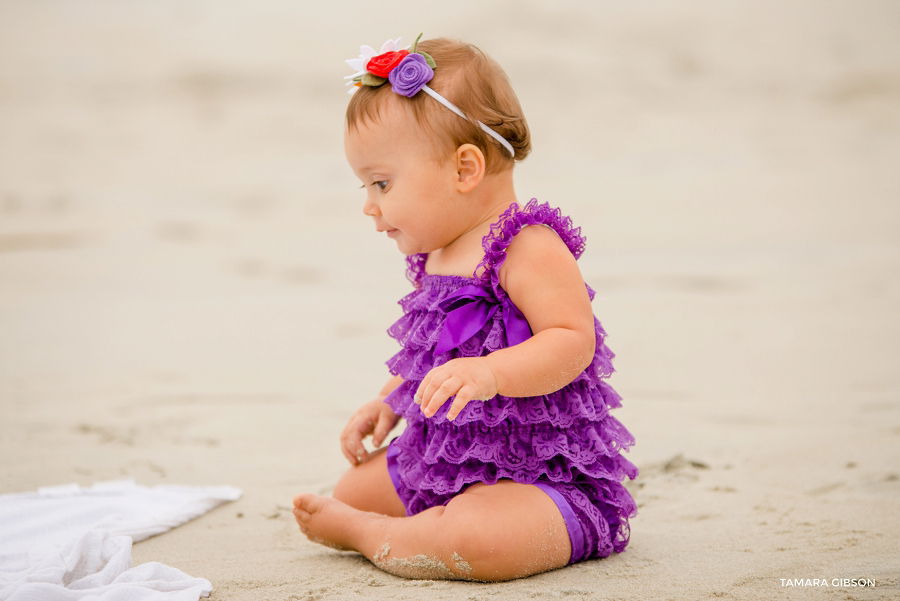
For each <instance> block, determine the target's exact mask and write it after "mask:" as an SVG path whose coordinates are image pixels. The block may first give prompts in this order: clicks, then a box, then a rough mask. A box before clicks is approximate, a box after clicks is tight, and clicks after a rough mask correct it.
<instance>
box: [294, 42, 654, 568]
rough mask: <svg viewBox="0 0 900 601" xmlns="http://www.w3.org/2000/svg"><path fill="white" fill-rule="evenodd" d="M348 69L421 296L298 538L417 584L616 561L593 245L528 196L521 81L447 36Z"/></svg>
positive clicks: (622, 530) (395, 231) (352, 154)
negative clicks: (334, 476) (340, 468)
mask: <svg viewBox="0 0 900 601" xmlns="http://www.w3.org/2000/svg"><path fill="white" fill-rule="evenodd" d="M347 62H348V63H350V64H351V66H353V67H355V68H356V69H357V71H358V72H357V73H356V74H355V75H353V76H350V77H351V83H352V84H353V86H354V87H353V88H352V89H353V90H355V92H356V93H355V94H354V95H353V96H352V98H351V101H350V104H349V106H348V108H347V122H346V128H345V137H344V148H345V152H346V155H347V160H348V161H349V163H350V166H351V168H352V169H353V172H354V173H355V174H356V176H357V177H358V178H359V179H360V180H361V181H362V183H363V187H364V188H365V191H366V200H365V203H364V204H363V213H365V214H366V215H367V216H369V217H371V218H372V222H373V225H374V226H375V229H376V230H378V231H379V232H384V233H385V235H386V236H387V237H388V238H390V239H392V240H393V241H394V242H395V243H396V245H397V248H398V250H399V251H400V252H401V253H403V254H404V255H406V261H407V265H408V269H407V275H408V277H409V279H410V281H411V282H412V284H413V287H414V289H413V291H412V292H410V293H409V294H408V295H407V296H405V297H404V298H403V299H401V300H400V305H401V306H402V308H403V313H404V314H403V317H401V318H400V319H399V320H398V321H397V322H396V323H395V324H394V325H393V326H391V328H390V329H389V330H388V333H389V334H390V335H391V336H392V337H394V338H396V339H397V341H398V342H399V343H400V346H401V347H402V348H401V350H400V351H399V352H398V353H397V354H396V355H394V356H393V357H392V358H391V359H390V360H388V362H387V365H388V367H389V368H390V372H391V374H392V375H393V377H392V378H391V379H390V380H388V382H387V383H386V384H385V386H384V388H382V389H381V392H380V393H379V394H378V396H377V397H376V398H375V399H374V400H372V401H370V402H368V403H366V404H365V405H363V406H362V407H361V408H360V409H359V410H358V411H357V412H356V413H355V414H354V415H353V417H352V418H351V419H350V422H349V423H348V425H347V427H346V428H345V429H344V432H343V434H342V435H341V446H342V449H343V452H344V455H345V456H346V457H347V459H348V460H349V461H350V463H351V465H352V467H351V468H350V469H349V470H348V471H347V472H346V473H345V474H344V475H343V477H342V478H341V479H340V481H339V482H338V483H337V485H336V487H335V489H334V494H333V498H329V497H320V496H316V495H312V494H300V495H297V497H296V498H295V499H294V516H295V517H296V519H297V523H298V524H299V525H300V529H301V530H302V531H303V533H304V534H305V535H306V536H307V537H308V538H309V539H310V540H313V541H316V542H319V543H322V544H325V545H328V546H331V547H334V548H339V549H347V550H354V551H358V552H359V553H362V554H363V555H365V556H366V557H367V558H368V559H369V560H370V561H372V562H373V563H374V564H375V565H377V566H378V567H379V568H381V569H383V570H386V571H388V572H391V573H393V574H397V575H401V576H405V577H409V578H428V579H435V578H455V579H470V580H483V581H494V580H508V579H512V578H520V577H523V576H528V575H530V574H535V573H538V572H543V571H546V570H550V569H554V568H559V567H562V566H565V565H567V564H570V563H574V562H578V561H583V560H586V559H590V558H594V557H606V556H608V555H610V554H611V553H613V552H620V551H622V550H623V549H624V548H625V546H626V545H627V544H628V539H629V528H628V518H630V517H633V516H634V515H635V512H636V508H635V504H634V501H633V500H632V498H631V496H630V495H629V493H628V491H627V490H626V489H625V487H624V486H623V485H622V480H623V478H624V477H625V476H628V477H630V478H634V477H635V476H636V475H637V469H636V468H635V467H634V465H632V464H631V463H630V462H629V461H628V460H627V459H625V458H624V457H623V456H622V455H621V451H623V450H626V449H627V448H628V447H629V446H631V445H632V444H633V442H634V439H633V438H632V436H631V434H629V432H628V431H627V430H626V429H625V428H624V427H623V426H622V424H621V423H619V422H618V421H617V420H616V419H615V418H614V417H612V416H611V415H610V409H613V408H615V407H618V406H620V397H619V395H618V394H616V392H615V391H614V390H613V389H612V388H611V387H610V386H609V385H608V384H607V383H606V382H605V379H606V378H608V377H609V375H610V374H611V373H612V371H613V368H612V363H611V360H612V358H613V353H612V352H611V351H610V350H609V349H608V348H607V347H606V345H605V344H604V338H605V337H606V332H605V331H604V330H603V328H602V327H601V325H600V322H599V321H597V319H596V318H595V317H594V315H593V310H592V308H591V300H592V299H593V297H594V291H593V290H591V288H590V287H588V286H587V285H586V284H585V282H584V280H583V278H582V276H581V273H580V271H579V269H578V265H577V263H576V259H578V258H579V257H580V256H581V254H582V252H583V250H584V238H583V237H582V236H581V230H580V228H575V227H573V225H572V222H571V220H570V219H569V218H568V217H564V216H563V215H562V214H561V213H560V211H559V209H555V208H551V207H550V206H549V205H548V204H546V203H545V204H539V203H538V202H537V201H536V200H531V201H530V202H528V203H527V204H525V205H524V206H521V205H520V204H519V203H518V202H517V200H516V194H515V191H514V187H513V167H514V164H515V162H516V161H520V160H522V159H524V158H525V157H526V156H527V155H528V153H529V151H530V150H531V141H530V138H529V132H528V126H527V124H526V121H525V117H524V115H523V114H522V109H521V107H520V106H519V102H518V100H517V98H516V95H515V93H514V92H513V90H512V87H511V86H510V83H509V80H508V79H507V77H506V75H505V73H504V72H503V70H502V69H501V68H500V67H499V65H497V63H496V62H494V61H493V60H492V59H490V58H489V57H487V56H486V55H485V54H484V53H483V52H481V51H480V50H479V49H477V48H475V47H474V46H472V45H469V44H465V43H461V42H458V41H454V40H449V39H433V40H425V41H421V42H418V40H417V43H416V44H415V45H413V46H412V47H411V48H401V46H400V40H399V39H398V40H396V41H388V42H387V43H386V44H385V45H384V46H383V47H382V48H381V52H380V53H376V52H375V51H374V50H373V49H372V48H370V47H368V46H363V47H362V56H361V57H360V58H358V59H352V60H350V61H347ZM401 417H402V418H404V419H405V420H406V428H405V429H404V430H403V432H402V433H400V434H399V436H397V437H396V438H394V439H393V440H391V441H390V443H389V444H388V445H387V446H386V447H381V444H382V443H383V442H384V441H385V439H386V438H387V436H388V434H389V433H390V432H391V430H392V429H393V428H394V427H395V426H396V425H397V423H398V421H399V420H400V418H401ZM369 435H371V436H372V439H373V444H374V446H375V447H381V448H378V450H376V451H374V452H372V453H368V452H367V451H366V449H365V448H364V446H363V444H362V439H363V438H364V437H366V436H369Z"/></svg>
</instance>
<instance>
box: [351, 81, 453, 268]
mask: <svg viewBox="0 0 900 601" xmlns="http://www.w3.org/2000/svg"><path fill="white" fill-rule="evenodd" d="M402 101H403V99H400V98H398V102H389V103H387V106H386V107H385V109H384V111H383V112H382V114H381V116H380V118H379V119H378V121H377V122H360V123H359V124H358V126H357V128H356V129H353V130H350V129H347V131H346V132H345V136H344V151H345V153H346V155H347V161H348V162H349V163H350V167H351V168H352V169H353V172H354V173H355V174H356V176H357V177H358V178H359V179H360V180H361V181H362V182H363V184H364V186H365V189H366V201H365V203H364V204H363V213H365V214H366V215H369V216H370V217H372V218H373V220H374V222H375V228H376V229H377V230H378V231H379V232H386V233H387V235H388V237H390V238H392V239H394V240H395V241H396V242H397V247H398V249H399V250H400V252H402V253H403V254H406V255H411V254H415V253H423V252H424V253H427V252H432V251H434V250H437V249H439V248H443V247H444V246H447V245H448V244H449V243H450V242H452V241H453V240H455V239H456V238H457V237H458V236H459V235H460V233H461V232H462V231H464V229H465V225H464V224H465V221H466V215H464V210H465V204H466V203H464V202H461V198H460V195H459V194H458V192H457V189H456V184H457V182H458V179H459V178H458V174H457V170H456V161H455V160H453V158H454V156H455V155H452V156H448V157H446V159H447V160H445V161H443V162H439V161H437V160H436V158H434V153H435V151H434V150H433V146H432V145H431V144H430V143H429V141H428V139H427V138H426V137H425V135H424V133H423V132H422V130H421V128H420V127H419V125H418V124H417V123H416V121H415V118H414V117H412V115H411V114H409V113H407V112H406V111H405V110H404V109H403V107H402V106H401V105H400V104H399V102H402ZM461 211H462V212H461Z"/></svg>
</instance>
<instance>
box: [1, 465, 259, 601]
mask: <svg viewBox="0 0 900 601" xmlns="http://www.w3.org/2000/svg"><path fill="white" fill-rule="evenodd" d="M240 496H241V491H240V490H239V489H237V488H233V487H230V486H221V487H192V486H155V487H153V488H147V487H145V486H137V485H136V484H135V483H134V482H133V481H131V480H120V481H112V482H100V483H97V484H95V485H93V486H92V487H90V488H80V487H79V486H78V485H76V484H72V485H68V486H56V487H52V488H42V489H39V490H38V492H36V493H13V494H6V495H0V601H57V600H58V601H72V600H76V599H85V600H86V599H90V600H91V601H126V600H127V601H145V600H146V601H149V600H151V599H152V600H156V599H159V600H160V601H162V600H165V601H197V599H199V598H200V597H206V596H208V595H209V593H210V591H211V590H212V586H211V585H210V583H209V581H208V580H205V579H203V578H191V577H190V576H188V575H187V574H185V573H184V572H182V571H180V570H176V569H175V568H171V567H169V566H164V565H162V564H160V563H155V562H153V563H146V564H143V565H140V566H138V567H136V568H132V567H131V543H132V542H137V541H140V540H144V539H145V538H148V537H151V536H153V535H155V534H161V533H163V532H166V531H167V530H171V529H172V528H175V527H176V526H180V525H181V524H184V523H185V522H187V521H189V520H192V519H194V518H195V517H197V516H200V515H203V514H204V513H206V512H207V511H209V510H210V509H212V508H213V507H215V506H216V505H219V504H220V503H223V502H225V501H234V500H236V499H238V498H239V497H240Z"/></svg>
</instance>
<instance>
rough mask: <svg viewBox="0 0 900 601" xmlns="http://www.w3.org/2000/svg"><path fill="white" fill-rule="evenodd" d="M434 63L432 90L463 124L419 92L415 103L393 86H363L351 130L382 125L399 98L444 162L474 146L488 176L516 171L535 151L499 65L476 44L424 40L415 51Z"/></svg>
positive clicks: (351, 108)
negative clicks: (493, 134)
mask: <svg viewBox="0 0 900 601" xmlns="http://www.w3.org/2000/svg"><path fill="white" fill-rule="evenodd" d="M416 50H417V51H420V52H425V53H427V54H429V55H431V57H432V58H433V59H434V62H435V64H436V65H437V67H436V68H435V70H434V79H432V80H431V81H430V82H428V86H429V87H430V88H431V89H433V90H435V91H436V92H437V93H438V94H440V95H441V96H443V97H444V98H446V99H447V100H449V101H450V102H452V103H453V104H455V105H456V106H457V107H459V109H460V110H461V111H462V112H463V113H464V114H465V115H466V116H467V117H468V119H463V118H462V117H460V116H459V115H456V114H455V113H453V112H452V111H450V110H449V109H447V107H445V106H443V105H441V103H439V102H438V101H437V100H435V99H433V98H429V97H428V95H427V94H425V92H419V93H418V94H416V95H415V96H413V97H412V98H409V99H407V98H404V97H401V96H400V95H399V94H395V93H394V92H393V91H392V90H391V89H390V88H391V84H390V83H385V84H384V85H382V86H379V87H377V88H374V87H370V86H361V87H360V88H359V89H358V90H357V91H356V93H355V94H353V97H352V98H351V100H350V104H349V105H348V106H347V126H348V127H349V128H350V129H351V130H352V129H355V128H356V127H357V125H358V124H359V122H360V121H363V122H365V121H370V122H372V121H377V120H378V118H379V115H380V114H381V110H382V108H383V107H384V104H385V102H389V101H390V100H389V99H393V98H394V97H396V99H398V100H402V101H403V103H404V105H405V106H407V107H409V110H411V111H412V114H413V116H414V117H415V120H416V122H417V123H418V124H419V125H420V126H421V127H422V128H423V129H424V130H425V131H426V133H428V134H429V135H430V136H431V137H432V138H433V139H434V140H435V141H436V147H435V150H436V152H437V156H438V157H439V158H442V157H444V156H446V155H447V154H449V153H450V152H452V151H454V150H456V149H457V148H459V147H460V146H462V145H463V144H474V145H476V146H478V148H480V149H481V151H482V152H483V153H484V156H485V163H486V168H485V169H486V171H487V173H497V172H500V171H503V170H505V169H508V168H511V167H512V166H513V164H514V160H516V161H521V160H522V159H524V158H525V157H526V156H528V153H529V152H531V136H530V134H529V132H528V124H527V123H526V122H525V115H523V114H522V107H521V106H520V105H519V100H518V98H516V93H515V92H513V89H512V86H511V85H510V83H509V79H508V78H507V77H506V73H504V72H503V69H502V68H501V67H500V65H498V64H497V62H496V61H494V60H493V59H492V58H490V57H489V56H487V55H486V54H485V53H484V52H482V51H481V50H480V49H478V48H477V47H475V46H473V45H472V44H466V43H464V42H460V41H458V40H451V39H449V38H435V39H432V40H423V41H421V42H419V44H418V46H417V47H416ZM477 121H481V122H482V123H484V124H485V125H487V126H488V127H490V128H491V129H493V130H494V131H496V132H497V133H498V134H500V135H501V136H503V137H504V138H505V139H506V141H507V142H509V143H510V144H511V145H512V147H513V150H515V153H516V154H515V158H513V157H510V156H509V152H508V151H507V150H506V149H505V148H504V147H503V146H501V145H500V143H499V142H497V141H496V140H494V139H493V138H492V137H491V136H489V135H487V134H486V133H484V132H483V131H482V130H481V128H480V127H478V125H477V123H476V122H477Z"/></svg>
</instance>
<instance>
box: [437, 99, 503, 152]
mask: <svg viewBox="0 0 900 601" xmlns="http://www.w3.org/2000/svg"><path fill="white" fill-rule="evenodd" d="M422 90H423V91H425V93H426V94H428V95H429V96H431V97H432V98H434V99H435V100H437V101H438V102H440V103H441V104H443V105H444V106H446V107H447V108H448V109H450V110H451V111H453V112H454V113H456V114H457V115H459V116H460V117H462V118H463V119H465V120H466V121H468V120H469V118H468V117H466V116H465V115H464V114H463V112H462V111H461V110H459V108H457V106H456V105H455V104H453V103H452V102H450V101H449V100H447V99H446V98H444V97H443V96H441V95H440V94H438V93H437V92H435V91H434V90H432V89H431V88H429V87H428V86H422ZM475 123H477V124H478V127H480V128H481V129H483V130H484V133H486V134H487V135H489V136H491V137H492V138H494V139H495V140H497V141H498V142H500V143H501V144H502V145H503V148H505V149H506V150H507V152H509V156H511V157H513V158H515V157H516V151H515V150H513V147H512V144H510V143H509V142H507V140H506V138H504V137H503V136H501V135H500V134H498V133H497V132H495V131H494V130H493V129H491V128H490V127H488V126H487V125H485V124H484V123H482V122H481V121H476V122H475Z"/></svg>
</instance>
